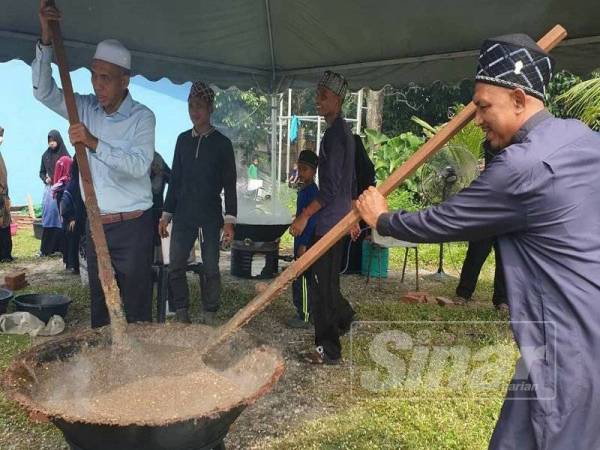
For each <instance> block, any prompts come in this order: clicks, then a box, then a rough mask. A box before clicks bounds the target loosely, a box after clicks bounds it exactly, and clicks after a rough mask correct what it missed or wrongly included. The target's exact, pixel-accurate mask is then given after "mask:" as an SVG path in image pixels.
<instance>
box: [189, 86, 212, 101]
mask: <svg viewBox="0 0 600 450" xmlns="http://www.w3.org/2000/svg"><path fill="white" fill-rule="evenodd" d="M192 97H200V98H202V99H204V100H205V101H206V102H207V103H208V104H209V105H212V104H213V103H214V101H215V91H213V90H212V89H211V88H210V86H208V85H207V84H206V83H203V82H202V81H195V82H194V84H192V88H191V89H190V95H189V96H188V99H190V98H192Z"/></svg>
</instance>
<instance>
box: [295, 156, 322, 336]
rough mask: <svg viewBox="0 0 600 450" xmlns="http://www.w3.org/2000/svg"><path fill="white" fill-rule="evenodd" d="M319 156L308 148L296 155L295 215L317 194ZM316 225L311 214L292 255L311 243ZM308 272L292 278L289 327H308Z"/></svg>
mask: <svg viewBox="0 0 600 450" xmlns="http://www.w3.org/2000/svg"><path fill="white" fill-rule="evenodd" d="M318 163H319V157H318V156H317V155H316V154H315V153H314V152H311V151H309V150H304V151H302V152H301V153H300V156H299V157H298V164H297V167H298V168H297V171H298V174H297V176H298V179H299V182H300V188H299V190H298V198H297V200H296V216H299V215H300V214H302V211H303V210H304V208H306V207H307V206H308V205H309V204H310V203H311V202H312V201H313V200H314V199H315V197H316V196H317V195H318V194H319V188H318V187H317V185H316V184H315V173H316V171H317V165H318ZM315 225H316V215H315V216H312V217H311V218H310V219H309V220H308V223H307V224H306V228H305V229H304V231H303V232H302V234H300V235H299V236H296V238H295V239H294V257H295V258H296V259H297V258H299V257H301V256H302V255H303V254H304V253H305V252H306V250H307V249H308V247H309V246H310V244H311V241H312V238H313V235H314V232H315ZM308 279H309V273H308V272H305V273H304V274H302V276H301V277H300V278H297V279H296V280H294V283H293V284H292V295H293V299H294V306H295V307H296V312H297V313H298V315H297V316H296V317H293V318H292V319H290V320H289V321H288V326H289V327H290V328H308V327H309V322H308V321H309V317H310V312H311V310H312V308H311V305H310V296H309V289H308Z"/></svg>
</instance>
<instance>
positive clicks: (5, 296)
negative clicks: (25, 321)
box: [0, 288, 14, 314]
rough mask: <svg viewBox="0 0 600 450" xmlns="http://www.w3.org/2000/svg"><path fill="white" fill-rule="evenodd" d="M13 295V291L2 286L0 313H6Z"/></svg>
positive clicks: (0, 291) (0, 289) (0, 290)
mask: <svg viewBox="0 0 600 450" xmlns="http://www.w3.org/2000/svg"><path fill="white" fill-rule="evenodd" d="M13 297H14V294H13V291H11V290H8V289H3V288H0V314H4V313H5V312H6V308H8V303H9V302H10V301H11V300H12V298H13Z"/></svg>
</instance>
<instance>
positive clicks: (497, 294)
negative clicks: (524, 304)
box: [456, 238, 507, 305]
mask: <svg viewBox="0 0 600 450" xmlns="http://www.w3.org/2000/svg"><path fill="white" fill-rule="evenodd" d="M492 247H493V248H494V256H495V260H496V271H495V274H494V293H493V295H492V302H493V303H494V305H499V304H500V303H506V302H507V300H506V285H505V281H504V271H503V270H502V258H501V256H500V249H499V246H498V241H497V240H496V239H495V238H490V239H483V240H481V241H475V242H469V248H468V249H467V256H466V257H465V261H464V263H463V267H462V270H461V272H460V281H459V283H458V286H457V288H456V295H458V296H460V297H463V298H466V299H470V298H471V296H472V295H473V292H475V286H476V285H477V279H478V278H479V272H480V271H481V267H482V266H483V263H484V262H485V260H486V258H487V257H488V255H489V254H490V252H491V251H492Z"/></svg>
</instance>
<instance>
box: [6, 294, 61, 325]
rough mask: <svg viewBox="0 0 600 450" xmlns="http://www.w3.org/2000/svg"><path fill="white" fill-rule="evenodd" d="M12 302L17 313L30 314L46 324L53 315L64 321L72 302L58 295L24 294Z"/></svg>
mask: <svg viewBox="0 0 600 450" xmlns="http://www.w3.org/2000/svg"><path fill="white" fill-rule="evenodd" d="M14 302H15V305H16V307H17V311H25V312H28V313H31V314H33V315H34V316H35V317H37V318H38V319H40V320H41V321H42V322H44V323H47V322H48V321H49V320H50V317H52V316H54V315H55V314H56V315H59V316H61V317H62V318H63V319H64V318H65V317H66V315H67V310H68V309H69V305H70V304H71V302H72V300H71V299H70V298H69V297H65V296H64V295H58V294H24V295H17V296H16V297H15V300H14Z"/></svg>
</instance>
